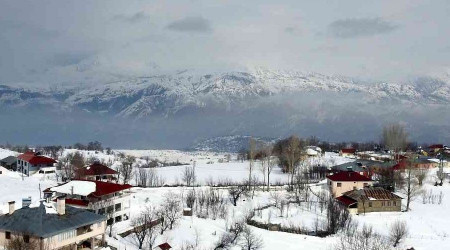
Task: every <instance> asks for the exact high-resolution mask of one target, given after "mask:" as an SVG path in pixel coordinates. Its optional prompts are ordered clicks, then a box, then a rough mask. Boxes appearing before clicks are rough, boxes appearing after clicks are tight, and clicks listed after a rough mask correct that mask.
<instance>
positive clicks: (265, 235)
mask: <svg viewBox="0 0 450 250" xmlns="http://www.w3.org/2000/svg"><path fill="white" fill-rule="evenodd" d="M68 152H71V151H70V150H67V151H66V152H65V154H66V153H68ZM121 152H123V153H125V154H128V153H129V154H132V155H134V156H136V157H142V158H143V157H146V156H148V157H151V158H158V159H160V160H164V159H165V160H166V161H167V162H176V161H179V162H187V163H189V164H190V165H192V164H193V161H195V162H197V164H196V168H197V175H198V182H199V183H201V184H206V183H208V181H209V180H211V178H212V179H214V180H219V179H221V178H229V179H232V180H235V181H239V180H244V179H246V178H247V176H248V169H247V167H248V162H243V163H241V162H237V161H236V160H235V159H232V161H231V162H226V163H219V161H221V160H220V159H224V158H226V156H225V155H224V154H215V153H207V152H182V151H164V150H161V151H155V150H146V151H139V150H124V151H121ZM83 154H84V155H86V156H91V157H96V158H100V159H103V160H105V161H109V160H110V161H114V160H115V159H116V158H115V156H114V155H106V154H103V153H95V152H88V151H83ZM0 155H1V156H2V157H6V156H8V155H17V153H15V152H12V151H7V150H0ZM314 161H318V162H321V163H323V164H339V163H343V162H346V161H349V159H346V158H342V157H339V156H338V155H336V154H332V153H327V154H326V155H325V157H322V158H317V159H314ZM113 164H117V163H113ZM184 168H185V166H170V167H162V168H157V169H156V172H157V173H158V174H159V175H161V176H162V177H163V178H164V179H165V181H166V182H167V183H176V182H178V181H180V178H181V175H182V171H183V169H184ZM445 171H446V172H450V170H449V169H446V170H445ZM256 172H257V173H258V174H260V173H259V171H258V170H257V171H256ZM434 175H435V170H431V172H430V173H429V178H428V180H427V181H426V182H425V184H424V187H423V189H425V190H427V191H428V192H430V191H432V192H433V194H435V195H438V194H440V192H442V194H443V195H442V203H441V204H437V203H435V204H423V199H422V197H421V196H418V197H417V198H416V199H415V200H414V201H413V202H412V204H411V211H410V212H398V213H370V214H366V215H355V216H352V218H353V219H354V220H355V221H358V223H359V224H360V225H363V224H367V225H372V226H373V227H374V229H375V230H376V231H377V232H378V233H381V234H383V235H387V234H388V230H389V227H390V225H391V224H392V223H393V222H395V221H398V220H399V221H405V222H406V223H407V225H408V228H409V235H408V237H407V238H406V240H405V241H404V242H402V244H401V246H400V248H399V249H406V248H407V247H411V246H413V247H414V248H415V249H419V250H420V249H422V250H428V249H430V250H431V249H432V250H437V249H446V248H447V247H448V246H449V242H450V227H449V222H450V184H449V183H448V181H447V182H446V183H445V184H444V186H442V187H439V186H438V187H435V186H433V183H434ZM272 176H273V178H271V179H272V180H273V181H274V183H275V182H276V181H277V180H279V181H285V180H287V176H286V175H285V174H283V173H282V172H281V171H280V170H279V169H276V170H274V172H273V175H272ZM56 184H57V183H56V180H55V177H54V176H52V175H34V176H32V177H25V178H23V179H22V177H21V176H20V174H18V173H15V172H7V173H5V174H3V175H0V186H1V188H0V210H1V211H0V213H2V212H3V213H5V212H7V202H8V201H11V200H15V201H16V206H17V207H20V206H21V200H22V198H26V197H29V196H31V197H32V200H33V204H34V205H37V204H38V201H39V199H40V198H41V192H40V191H42V190H44V189H45V188H48V187H51V186H54V185H56ZM312 188H314V189H315V191H318V190H321V189H323V188H322V187H321V186H320V185H315V186H314V187H312ZM190 189H191V188H187V187H160V188H138V187H136V188H133V189H132V194H131V218H134V217H136V216H137V215H138V214H139V213H140V211H141V210H143V209H144V208H145V207H147V206H152V207H155V208H157V207H159V206H161V204H162V203H163V201H164V195H165V194H166V193H167V192H172V193H175V194H179V195H183V194H186V193H187V192H188V191H189V190H190ZM206 189H209V187H199V188H196V190H206ZM220 192H223V195H224V196H225V197H226V196H227V195H228V192H227V190H221V191H220ZM272 192H280V195H285V193H286V192H285V191H272ZM272 202H273V198H272V195H271V194H270V193H269V192H260V191H258V192H256V193H255V196H254V198H253V199H250V198H248V197H245V198H241V199H240V200H239V201H238V205H237V206H236V207H234V206H233V205H232V204H231V203H230V202H229V201H228V202H227V209H228V213H227V219H220V218H217V219H215V220H213V219H211V218H208V219H202V218H197V217H183V218H182V219H181V220H180V221H179V222H178V223H177V225H176V226H175V228H174V229H173V230H169V231H166V232H165V233H164V234H163V235H158V237H157V239H156V243H163V242H166V241H167V242H170V243H171V245H172V246H173V247H174V249H180V248H181V246H182V245H183V244H186V243H191V244H194V243H196V244H198V247H197V248H196V249H211V247H212V246H213V245H214V243H215V242H216V241H217V240H218V238H219V236H220V234H221V233H222V232H224V231H225V229H226V225H227V224H229V223H230V221H232V220H231V219H230V218H231V217H239V216H242V214H243V213H244V211H248V210H251V209H255V208H258V207H262V206H264V205H267V204H271V203H272ZM404 203H405V202H403V204H404ZM255 219H256V220H260V221H262V222H267V221H270V222H271V223H276V224H278V223H279V224H282V225H289V224H297V225H301V226H305V227H309V228H311V227H313V226H314V224H315V223H316V221H318V220H319V221H320V220H323V219H324V215H323V214H321V213H320V211H318V210H314V209H312V210H308V209H306V210H305V209H304V208H302V207H298V206H295V205H291V206H290V207H289V212H286V211H285V212H284V214H283V216H281V214H280V211H279V209H276V208H274V207H270V208H268V209H265V210H263V211H262V213H261V214H260V215H258V214H257V215H256V216H255ZM129 228H130V220H128V221H123V222H119V223H117V224H116V225H115V226H114V227H113V232H114V233H113V234H114V237H111V238H110V237H108V242H109V243H110V244H111V245H112V246H115V247H117V248H118V249H123V250H124V249H128V250H133V249H137V247H136V246H135V244H134V243H135V242H134V240H133V238H132V237H131V236H127V237H125V238H121V237H120V236H119V235H118V233H120V232H123V231H126V230H127V229H129ZM252 229H253V231H254V232H255V233H256V234H257V235H259V236H261V238H262V239H263V241H264V247H263V249H267V250H269V249H287V250H289V249H292V250H294V249H300V250H302V249H318V250H330V249H333V246H334V244H336V242H337V240H338V237H337V236H330V237H326V238H319V237H313V236H306V235H298V234H289V233H282V232H273V231H267V230H262V229H258V228H255V227H252ZM233 249H239V248H238V247H236V248H233ZM448 249H450V247H448Z"/></svg>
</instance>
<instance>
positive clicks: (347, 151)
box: [341, 148, 356, 154]
mask: <svg viewBox="0 0 450 250" xmlns="http://www.w3.org/2000/svg"><path fill="white" fill-rule="evenodd" d="M341 152H342V153H345V154H354V153H355V152H356V149H354V148H343V149H341Z"/></svg>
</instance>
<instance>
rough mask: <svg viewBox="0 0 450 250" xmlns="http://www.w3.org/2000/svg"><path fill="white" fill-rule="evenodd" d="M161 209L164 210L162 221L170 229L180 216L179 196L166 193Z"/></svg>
mask: <svg viewBox="0 0 450 250" xmlns="http://www.w3.org/2000/svg"><path fill="white" fill-rule="evenodd" d="M162 209H163V210H164V213H163V216H164V217H163V218H164V223H166V224H168V225H169V229H170V230H172V228H173V225H174V224H175V223H176V221H177V220H179V219H180V218H181V201H180V197H179V196H178V195H176V194H174V193H172V192H168V193H166V194H165V195H164V203H163V204H162Z"/></svg>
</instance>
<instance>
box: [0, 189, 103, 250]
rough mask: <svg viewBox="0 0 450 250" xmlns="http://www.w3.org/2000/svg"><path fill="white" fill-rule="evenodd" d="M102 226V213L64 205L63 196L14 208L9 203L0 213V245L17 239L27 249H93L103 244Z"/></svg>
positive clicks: (13, 204) (4, 245) (11, 203)
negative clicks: (29, 205) (34, 204)
mask: <svg viewBox="0 0 450 250" xmlns="http://www.w3.org/2000/svg"><path fill="white" fill-rule="evenodd" d="M105 229H106V217H105V216H103V215H99V214H95V213H92V212H89V211H87V210H84V209H79V208H75V207H66V204H65V200H64V198H59V199H57V201H56V203H45V202H41V204H40V205H39V206H38V207H33V208H30V207H23V208H21V209H18V210H15V203H14V202H10V203H9V211H8V213H7V214H5V215H2V216H0V248H2V247H6V246H8V244H10V243H11V241H16V242H17V241H19V242H21V243H25V244H29V249H39V250H47V249H70V250H72V249H73V250H76V249H78V247H84V248H85V247H90V248H91V249H94V247H95V246H97V245H103V244H104V240H105Z"/></svg>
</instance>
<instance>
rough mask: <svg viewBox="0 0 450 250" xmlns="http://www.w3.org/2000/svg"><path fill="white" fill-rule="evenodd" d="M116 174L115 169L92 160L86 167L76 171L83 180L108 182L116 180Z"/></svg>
mask: <svg viewBox="0 0 450 250" xmlns="http://www.w3.org/2000/svg"><path fill="white" fill-rule="evenodd" d="M117 175H118V172H117V171H115V170H113V169H111V168H109V167H107V166H105V165H103V164H101V163H99V162H94V163H92V164H91V165H89V166H88V167H86V168H82V169H80V170H79V173H78V176H80V178H81V179H83V180H91V181H108V182H111V181H115V180H117Z"/></svg>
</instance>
